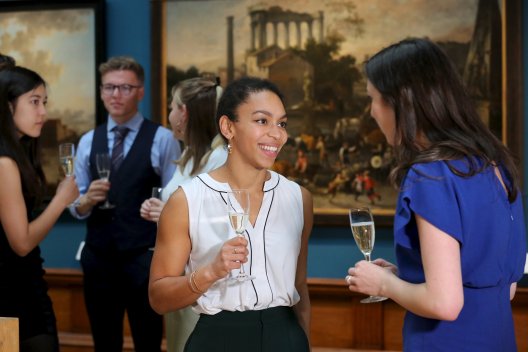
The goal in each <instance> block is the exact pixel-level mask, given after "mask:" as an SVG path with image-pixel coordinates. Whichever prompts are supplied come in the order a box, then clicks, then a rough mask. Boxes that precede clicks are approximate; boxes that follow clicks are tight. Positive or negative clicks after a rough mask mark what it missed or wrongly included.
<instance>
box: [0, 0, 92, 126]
mask: <svg viewBox="0 0 528 352" xmlns="http://www.w3.org/2000/svg"><path fill="white" fill-rule="evenodd" d="M94 32H95V31H94V15H93V10H89V9H87V10H83V9H81V10H54V11H34V12H0V52H2V53H4V54H8V55H11V56H13V57H14V58H15V59H16V61H17V64H19V65H21V66H25V67H28V68H30V69H32V70H34V71H37V72H38V73H39V74H41V75H42V77H43V78H44V80H46V82H47V83H48V102H49V105H48V117H49V118H50V119H57V118H60V119H61V120H62V121H64V122H65V123H66V124H67V125H68V126H70V127H71V128H73V129H74V130H75V131H77V132H78V133H82V132H85V131H86V130H88V129H90V128H93V126H94V124H95V99H98V97H95V96H94V94H95V91H94V85H95V74H96V71H95V47H94V45H95V44H94V43H95V38H94Z"/></svg>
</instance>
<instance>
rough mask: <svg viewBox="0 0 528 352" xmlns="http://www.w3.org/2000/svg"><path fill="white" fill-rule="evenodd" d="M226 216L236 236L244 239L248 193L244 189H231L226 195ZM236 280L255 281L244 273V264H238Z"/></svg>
mask: <svg viewBox="0 0 528 352" xmlns="http://www.w3.org/2000/svg"><path fill="white" fill-rule="evenodd" d="M226 198H227V199H226V206H227V215H228V216H229V223H230V224H231V227H232V228H233V230H235V232H236V234H237V236H240V237H244V232H246V227H247V224H248V222H249V191H248V190H246V189H233V190H231V192H227V193H226ZM235 279H236V280H238V281H240V282H243V281H248V280H253V279H255V277H254V276H252V275H249V274H247V273H246V272H245V271H244V264H240V271H239V273H238V275H237V276H236V277H235Z"/></svg>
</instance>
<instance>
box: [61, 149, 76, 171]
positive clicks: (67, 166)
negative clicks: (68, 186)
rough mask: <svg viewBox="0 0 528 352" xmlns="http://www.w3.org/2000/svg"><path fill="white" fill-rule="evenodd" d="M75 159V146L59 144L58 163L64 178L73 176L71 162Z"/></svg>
mask: <svg viewBox="0 0 528 352" xmlns="http://www.w3.org/2000/svg"><path fill="white" fill-rule="evenodd" d="M74 158H75V144H73V143H61V144H59V163H60V165H61V167H62V170H63V171H64V176H67V177H68V176H73V161H74Z"/></svg>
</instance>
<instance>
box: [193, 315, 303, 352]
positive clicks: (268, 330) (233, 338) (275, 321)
mask: <svg viewBox="0 0 528 352" xmlns="http://www.w3.org/2000/svg"><path fill="white" fill-rule="evenodd" d="M309 350H310V349H309V345H308V338H307V337H306V334H305V333H304V330H303V329H302V328H301V326H300V325H299V322H298V320H297V317H296V316H295V313H294V312H293V309H292V308H291V307H274V308H268V309H264V310H257V311H246V312H228V311H222V312H220V313H218V314H215V315H205V314H201V315H200V319H199V320H198V323H197V324H196V327H195V328H194V331H193V332H192V334H191V336H190V337H189V339H188V340H187V344H186V345H185V352H205V351H207V352H248V351H251V352H308V351H309Z"/></svg>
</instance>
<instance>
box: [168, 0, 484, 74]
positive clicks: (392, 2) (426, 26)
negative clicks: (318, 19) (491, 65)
mask: <svg viewBox="0 0 528 352" xmlns="http://www.w3.org/2000/svg"><path fill="white" fill-rule="evenodd" d="M477 3H478V0H442V1H431V0H368V1H367V0H289V1H284V0H265V1H255V0H207V1H188V0H187V1H181V0H178V1H172V2H168V3H167V36H166V38H167V63H168V64H171V65H174V66H176V67H178V68H181V69H187V68H189V67H190V66H191V65H195V66H197V67H198V68H199V69H201V70H209V71H213V72H214V71H216V70H217V68H218V67H225V66H226V64H225V62H226V57H227V54H226V23H227V20H226V17H227V16H233V17H234V27H235V29H234V42H235V66H237V67H238V66H240V65H241V64H242V63H243V53H244V51H245V50H246V49H248V48H249V46H250V25H249V15H248V9H249V8H250V7H251V6H255V5H257V6H261V7H262V8H265V9H267V8H269V7H271V6H280V7H282V9H284V10H292V11H296V12H306V13H309V14H313V15H316V14H318V13H319V11H323V12H324V17H325V20H324V22H325V33H327V32H329V31H334V30H337V31H338V32H339V33H341V34H342V35H344V36H345V38H349V39H347V41H346V42H345V43H344V44H343V47H342V53H343V54H351V55H353V56H355V57H356V58H357V59H358V60H360V61H363V59H364V58H365V57H366V56H367V55H371V54H373V53H375V52H376V51H378V50H379V49H381V48H383V47H385V46H387V45H388V44H390V43H392V42H395V41H398V40H400V39H403V38H405V37H408V36H427V37H429V38H431V39H433V40H445V39H449V40H455V41H460V42H467V41H469V40H470V39H471V36H472V33H473V25H474V22H475V16H476V11H477V5H478V4H477ZM344 4H348V5H349V6H343V5H344ZM356 15H357V17H358V18H360V19H362V20H363V21H364V22H363V34H362V35H360V36H357V35H356V33H355V28H353V27H351V26H347V25H346V21H344V20H345V19H346V18H347V17H354V16H356ZM292 28H293V27H292ZM318 28H319V25H318V24H317V23H316V24H314V31H313V32H314V36H315V37H316V38H317V35H318ZM290 32H294V31H293V30H292V29H290ZM268 38H269V39H268V41H271V40H270V39H271V38H270V37H268ZM303 38H306V36H303ZM290 42H291V41H290ZM292 43H295V41H293V42H292ZM279 44H281V43H280V40H279Z"/></svg>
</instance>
